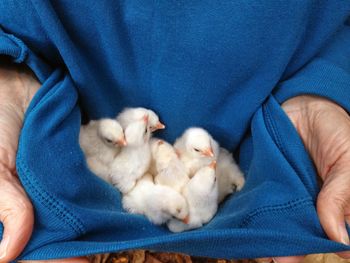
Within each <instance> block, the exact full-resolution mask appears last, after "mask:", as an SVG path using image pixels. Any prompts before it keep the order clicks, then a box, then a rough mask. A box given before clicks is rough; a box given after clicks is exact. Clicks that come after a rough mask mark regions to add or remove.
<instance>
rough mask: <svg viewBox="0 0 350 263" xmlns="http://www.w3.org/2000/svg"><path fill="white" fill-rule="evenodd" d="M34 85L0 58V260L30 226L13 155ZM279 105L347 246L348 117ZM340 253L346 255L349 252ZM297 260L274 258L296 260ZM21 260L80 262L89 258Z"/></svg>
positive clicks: (335, 233)
mask: <svg viewBox="0 0 350 263" xmlns="http://www.w3.org/2000/svg"><path fill="white" fill-rule="evenodd" d="M5 65H6V66H5ZM39 87H40V84H39V82H38V81H37V80H36V78H35V77H34V75H33V74H32V73H31V72H30V71H29V70H28V69H27V68H25V67H24V66H16V67H14V66H9V61H5V62H2V63H1V62H0V193H1V194H0V221H1V222H2V223H3V225H4V234H3V240H2V241H1V243H0V262H9V261H11V260H13V259H14V258H16V257H17V256H18V255H19V254H20V253H21V251H22V250H23V249H24V247H25V245H26V243H27V242H28V240H29V238H30V235H31V233H32V229H33V223H34V216H33V207H32V205H31V203H30V201H29V199H28V196H27V195H26V193H25V191H24V190H23V188H22V186H21V184H20V182H19V180H18V177H17V174H16V169H15V157H16V152H17V147H18V137H19V133H20V130H21V127H22V124H23V117H24V112H25V111H26V109H27V107H28V105H29V102H30V101H31V99H32V97H33V96H34V95H35V93H36V91H37V90H38V89H39ZM282 107H283V109H284V110H285V112H286V113H287V115H288V116H289V118H290V119H291V121H292V122H293V124H294V125H295V127H296V129H297V131H298V133H299V134H300V136H301V138H302V140H303V142H304V144H305V146H306V149H307V150H308V151H309V153H310V155H311V157H312V159H313V161H314V163H315V165H316V167H317V171H318V173H319V175H320V177H321V178H322V180H323V182H324V183H323V187H322V190H321V192H320V194H319V196H318V200H317V212H318V215H319V218H320V221H321V224H322V227H323V228H324V230H325V232H326V233H327V235H328V236H329V238H330V239H332V240H335V241H338V242H342V243H346V244H348V243H349V237H348V235H347V233H346V231H345V220H349V219H350V191H349V189H350V167H349V166H350V165H349V164H350V117H349V115H348V113H346V112H345V111H344V110H343V109H342V108H341V107H340V106H338V105H337V104H335V103H333V102H331V101H329V100H326V99H323V98H320V97H314V96H298V97H295V98H292V99H290V100H288V101H286V102H285V103H283V105H282ZM339 255H340V256H342V257H346V258H349V257H350V253H339ZM302 258H303V257H302V256H297V257H283V258H274V260H275V261H277V262H281V263H285V262H291V263H297V262H300V261H301V260H302ZM264 260H266V261H268V260H271V259H264ZM26 262H51V263H55V262H57V263H60V262H62V263H64V262H71V263H84V262H88V260H87V259H86V258H75V259H65V260H51V261H26Z"/></svg>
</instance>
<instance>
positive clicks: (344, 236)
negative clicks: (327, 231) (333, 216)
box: [338, 226, 350, 246]
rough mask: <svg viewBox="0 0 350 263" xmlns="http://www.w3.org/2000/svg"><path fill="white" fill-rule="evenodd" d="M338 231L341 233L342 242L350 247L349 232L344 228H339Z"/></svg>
mask: <svg viewBox="0 0 350 263" xmlns="http://www.w3.org/2000/svg"><path fill="white" fill-rule="evenodd" d="M338 231H339V233H340V241H341V242H342V243H343V244H345V245H347V246H348V245H349V244H350V242H349V235H348V231H346V229H345V227H344V226H339V228H338Z"/></svg>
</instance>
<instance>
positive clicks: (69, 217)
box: [17, 153, 86, 235]
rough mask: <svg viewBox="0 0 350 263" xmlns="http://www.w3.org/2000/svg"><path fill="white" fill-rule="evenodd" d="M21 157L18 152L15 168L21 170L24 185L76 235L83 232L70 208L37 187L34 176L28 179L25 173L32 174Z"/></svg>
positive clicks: (82, 227)
mask: <svg viewBox="0 0 350 263" xmlns="http://www.w3.org/2000/svg"><path fill="white" fill-rule="evenodd" d="M21 159H22V158H21V155H20V153H19V154H18V157H17V169H18V170H19V171H20V172H21V177H20V179H21V180H23V181H24V182H26V185H27V186H28V187H29V189H30V190H31V191H32V193H33V194H34V195H35V196H36V197H37V198H38V199H39V200H40V202H41V203H42V204H43V205H44V206H46V207H47V208H49V209H50V210H52V211H54V212H55V214H56V216H58V217H59V218H62V219H63V221H64V222H65V223H66V224H68V225H69V226H70V227H71V228H72V229H73V230H74V232H75V233H77V234H78V235H79V234H84V233H85V232H86V231H85V228H84V226H83V223H82V222H81V221H80V219H79V218H77V217H76V216H75V215H73V214H72V213H71V212H70V210H68V209H67V208H66V207H64V206H63V205H62V204H61V203H60V202H59V201H58V200H57V199H56V198H54V197H53V196H52V195H50V194H49V193H47V192H46V191H45V190H43V189H42V188H41V187H39V186H38V182H37V181H36V180H35V179H34V178H35V177H33V176H31V179H32V180H30V179H29V177H27V176H26V173H27V174H30V175H32V174H31V172H30V170H29V168H28V167H27V166H26V165H25V164H24V162H23V161H22V160H21Z"/></svg>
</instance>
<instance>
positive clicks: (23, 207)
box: [0, 58, 89, 263]
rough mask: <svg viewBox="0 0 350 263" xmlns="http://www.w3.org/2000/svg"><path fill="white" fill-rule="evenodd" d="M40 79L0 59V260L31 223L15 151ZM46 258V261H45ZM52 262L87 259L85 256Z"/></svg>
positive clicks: (18, 244)
mask: <svg viewBox="0 0 350 263" xmlns="http://www.w3.org/2000/svg"><path fill="white" fill-rule="evenodd" d="M39 87H40V83H39V82H38V81H37V80H36V78H35V76H34V75H33V74H32V72H31V71H30V70H29V69H28V68H26V67H25V66H20V65H16V66H14V65H11V62H10V61H9V60H7V59H4V58H1V61H0V221H1V222H2V224H3V226H4V232H3V236H2V240H1V243H0V262H9V261H11V260H14V259H15V258H16V257H17V256H18V255H19V254H20V253H21V252H22V250H23V249H24V247H25V245H26V244H27V242H28V240H29V238H30V236H31V233H32V230H33V224H34V215H33V207H32V204H31V202H30V201H29V199H28V196H27V194H26V193H25V191H24V190H23V188H22V186H21V183H20V181H19V180H18V177H17V173H16V165H15V161H16V152H17V147H18V138H19V134H20V131H21V128H22V124H23V118H24V113H25V111H26V109H27V107H28V105H29V103H30V101H31V99H32V98H33V96H34V94H35V93H36V91H37V90H38V89H39ZM47 262H49V261H47ZM50 262H51V263H53V262H77V263H78V262H89V261H88V260H85V259H74V260H73V259H69V261H50Z"/></svg>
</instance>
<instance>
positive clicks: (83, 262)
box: [19, 257, 90, 263]
mask: <svg viewBox="0 0 350 263" xmlns="http://www.w3.org/2000/svg"><path fill="white" fill-rule="evenodd" d="M89 262H90V261H89V260H88V259H87V258H86V257H80V258H65V259H53V260H23V261H19V263H89Z"/></svg>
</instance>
